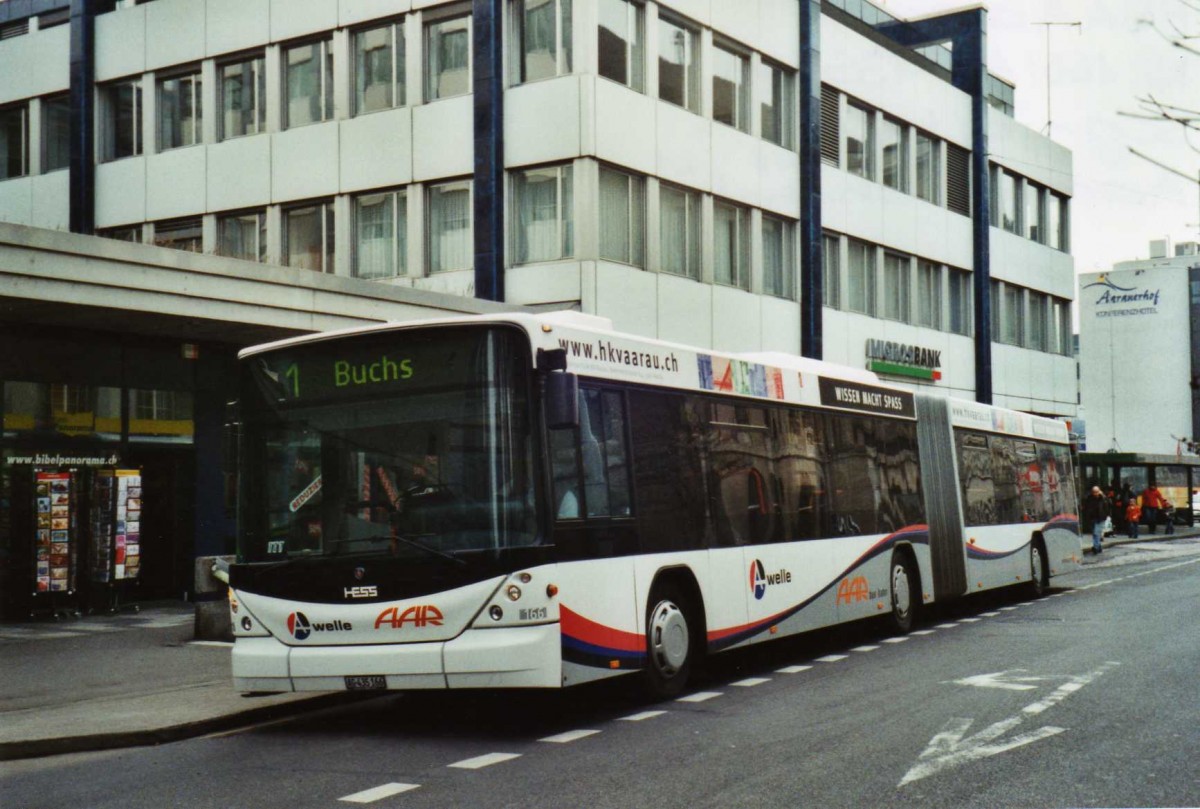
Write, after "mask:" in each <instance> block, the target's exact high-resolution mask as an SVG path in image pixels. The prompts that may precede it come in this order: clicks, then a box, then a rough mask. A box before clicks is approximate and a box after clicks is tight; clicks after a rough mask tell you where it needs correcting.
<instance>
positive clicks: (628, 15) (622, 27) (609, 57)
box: [597, 0, 646, 93]
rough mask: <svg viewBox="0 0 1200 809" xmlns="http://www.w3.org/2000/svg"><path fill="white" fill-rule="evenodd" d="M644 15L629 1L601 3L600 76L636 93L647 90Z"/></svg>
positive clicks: (640, 9)
mask: <svg viewBox="0 0 1200 809" xmlns="http://www.w3.org/2000/svg"><path fill="white" fill-rule="evenodd" d="M643 13H644V12H643V9H642V7H641V6H640V5H638V4H637V3H631V2H629V0H600V9H599V15H600V33H599V43H598V46H597V47H598V49H599V59H600V75H601V76H603V77H604V78H606V79H612V80H613V81H615V82H617V83H618V84H624V85H625V86H626V87H628V88H629V89H631V90H637V91H638V92H639V93H640V92H643V91H644V90H645V86H646V77H645V62H646V45H645V22H644V19H643V16H642V15H643Z"/></svg>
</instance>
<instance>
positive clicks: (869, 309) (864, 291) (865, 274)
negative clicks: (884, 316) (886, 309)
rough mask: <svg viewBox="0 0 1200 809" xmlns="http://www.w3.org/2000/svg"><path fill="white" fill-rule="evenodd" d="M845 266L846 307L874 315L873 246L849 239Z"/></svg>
mask: <svg viewBox="0 0 1200 809" xmlns="http://www.w3.org/2000/svg"><path fill="white" fill-rule="evenodd" d="M849 242H850V244H849V247H850V250H849V262H848V264H849V266H848V267H847V268H846V282H847V283H846V309H848V310H849V311H851V312H861V313H862V314H864V315H871V316H874V315H875V246H874V245H872V244H868V243H867V242H860V241H859V240H858V239H850V240H849Z"/></svg>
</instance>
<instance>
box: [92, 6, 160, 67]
mask: <svg viewBox="0 0 1200 809" xmlns="http://www.w3.org/2000/svg"><path fill="white" fill-rule="evenodd" d="M146 9H147V6H134V7H133V8H123V9H118V10H117V11H111V12H109V13H108V14H101V15H99V16H98V17H96V81H98V82H105V81H109V80H110V79H120V78H124V77H125V76H132V75H135V74H138V73H144V72H145V70H146Z"/></svg>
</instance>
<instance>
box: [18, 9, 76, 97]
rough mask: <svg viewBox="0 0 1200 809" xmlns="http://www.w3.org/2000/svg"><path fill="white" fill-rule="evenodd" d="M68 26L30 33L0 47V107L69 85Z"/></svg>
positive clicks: (60, 89)
mask: <svg viewBox="0 0 1200 809" xmlns="http://www.w3.org/2000/svg"><path fill="white" fill-rule="evenodd" d="M69 33H70V27H69V26H66V25H59V26H56V27H54V28H51V29H49V30H48V31H33V32H31V33H28V34H26V35H25V36H20V37H13V38H12V39H6V40H4V47H2V48H0V77H3V78H2V79H0V104H7V103H8V102H10V101H16V100H19V99H23V98H30V97H32V96H38V95H46V94H47V93H59V92H63V91H65V90H66V89H67V88H68V87H69V86H70V83H71V75H70V70H71V60H70V59H69V58H68V53H69V51H70V48H69V41H70V40H69Z"/></svg>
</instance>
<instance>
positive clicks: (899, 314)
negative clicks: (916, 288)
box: [883, 253, 912, 323]
mask: <svg viewBox="0 0 1200 809" xmlns="http://www.w3.org/2000/svg"><path fill="white" fill-rule="evenodd" d="M910 290H911V287H910V286H909V260H908V257H907V256H898V255H896V254H895V253H884V254H883V316H884V317H886V318H887V319H888V320H899V321H900V322H901V323H907V322H909V320H911V319H912V308H911V305H910V304H911V292H910Z"/></svg>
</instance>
